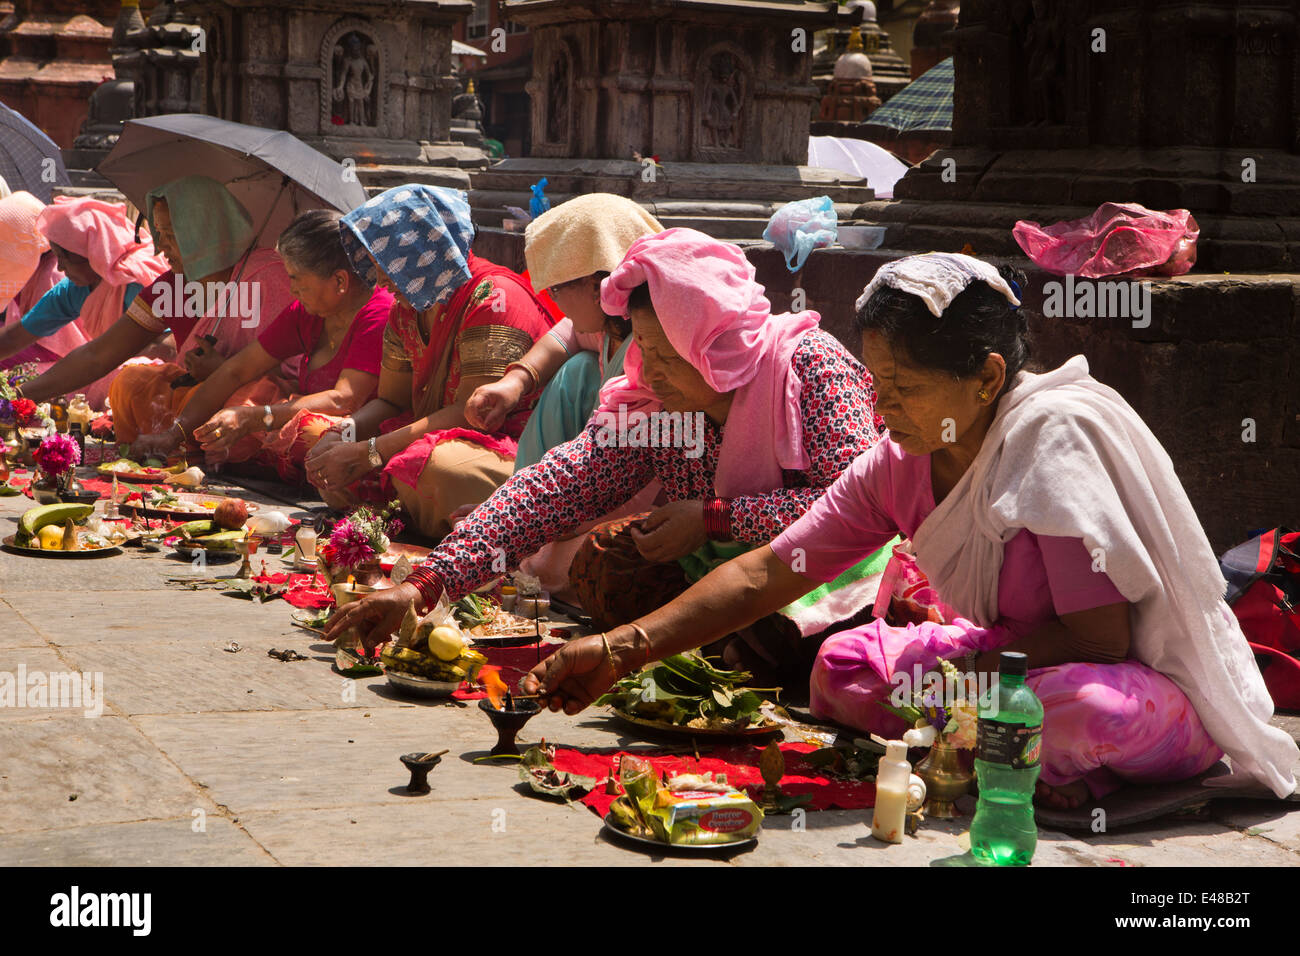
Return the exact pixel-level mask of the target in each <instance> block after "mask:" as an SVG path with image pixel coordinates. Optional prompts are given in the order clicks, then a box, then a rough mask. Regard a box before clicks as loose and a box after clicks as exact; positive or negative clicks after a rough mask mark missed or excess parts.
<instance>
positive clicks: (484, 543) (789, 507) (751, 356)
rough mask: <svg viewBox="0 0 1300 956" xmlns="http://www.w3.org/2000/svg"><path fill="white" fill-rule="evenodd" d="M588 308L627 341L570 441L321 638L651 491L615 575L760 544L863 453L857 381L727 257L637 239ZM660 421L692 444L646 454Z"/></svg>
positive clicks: (862, 383)
mask: <svg viewBox="0 0 1300 956" xmlns="http://www.w3.org/2000/svg"><path fill="white" fill-rule="evenodd" d="M602 302H603V305H604V308H605V311H606V312H608V313H609V314H611V315H620V314H626V315H628V316H629V318H630V319H631V322H632V334H633V337H634V340H635V343H636V344H635V347H634V348H633V349H632V351H630V352H629V353H628V357H627V362H626V366H625V367H626V369H627V375H626V376H623V377H620V378H618V379H615V380H613V381H611V382H610V383H609V384H608V385H607V386H606V387H605V390H604V391H603V393H602V402H603V404H602V407H601V409H600V411H599V412H598V413H597V415H595V416H594V417H593V418H592V420H591V422H589V423H588V425H587V427H586V429H585V430H584V431H583V432H582V434H581V435H579V436H578V437H577V438H575V439H574V440H573V441H571V442H567V443H565V444H563V445H560V446H559V447H557V448H554V449H552V450H551V451H550V452H548V453H547V454H546V455H545V456H544V457H543V458H542V460H541V461H540V462H538V463H537V464H536V465H533V466H532V467H531V468H526V469H524V470H523V471H520V472H517V473H516V474H515V475H514V477H513V478H511V479H510V481H508V482H507V483H506V484H505V485H504V486H503V487H502V488H501V489H500V490H499V491H498V492H497V493H496V494H495V495H493V496H492V497H491V498H489V499H488V500H487V501H486V502H485V503H484V504H483V505H482V506H480V507H479V508H478V509H476V510H475V511H474V512H473V513H472V514H470V516H469V517H468V518H466V519H465V521H463V522H462V523H460V524H459V525H457V526H456V530H455V531H453V532H452V533H451V534H450V535H448V536H447V538H446V539H445V540H444V541H443V542H442V544H441V545H440V546H439V547H438V548H437V549H435V550H434V552H433V553H432V554H431V555H430V557H429V560H428V562H427V563H426V564H425V565H424V566H422V567H420V568H417V569H416V570H415V571H414V572H413V574H412V576H411V578H409V579H408V582H414V583H404V584H402V585H400V586H399V587H397V588H393V589H391V590H389V591H384V592H381V593H380V594H377V595H374V596H373V597H370V598H366V599H365V600H363V601H361V602H359V603H357V604H355V605H349V606H348V607H347V608H344V609H343V610H342V611H341V612H340V613H339V614H338V615H336V617H335V621H334V623H333V624H332V626H331V634H337V633H339V632H340V631H341V629H342V628H343V627H345V626H347V625H349V624H350V623H354V622H355V623H358V624H359V625H361V626H362V629H363V630H364V631H367V632H368V635H367V637H366V640H367V641H368V643H369V644H370V645H371V646H373V645H374V644H378V643H381V642H383V641H386V640H387V639H388V636H389V635H390V634H391V633H392V632H393V629H394V628H396V626H397V624H398V623H399V622H400V621H401V617H402V614H403V612H404V611H405V609H406V607H407V606H408V604H409V603H410V602H412V601H418V602H421V603H423V604H425V605H426V606H427V605H429V604H432V603H433V602H436V601H437V599H438V597H439V595H440V594H442V593H443V592H444V591H445V593H446V594H447V595H448V597H449V598H451V599H453V600H454V599H456V598H458V597H460V596H461V595H463V594H465V593H466V592H467V591H470V590H472V589H474V588H477V587H479V586H481V585H483V584H484V583H486V582H487V581H489V580H491V579H492V578H493V577H495V576H496V575H498V574H499V573H501V571H503V570H505V569H506V568H507V567H514V566H516V565H517V563H518V561H519V559H520V557H522V556H523V555H526V554H530V553H531V552H533V551H535V550H537V548H538V547H540V546H541V545H543V544H545V543H546V542H548V541H552V540H554V539H556V538H559V537H561V536H563V535H565V534H569V533H571V532H572V530H573V529H574V528H575V527H576V526H578V525H580V524H582V523H583V522H586V521H590V520H592V519H593V518H596V517H599V516H600V515H603V514H605V513H607V512H609V511H612V510H613V509H614V508H617V507H618V506H619V505H621V504H623V503H624V502H625V501H627V500H628V499H629V498H631V497H632V496H633V495H634V494H636V493H637V492H638V491H640V490H641V489H642V488H643V487H645V485H646V484H647V483H649V482H650V481H652V480H655V479H658V480H659V481H660V482H661V483H662V484H663V489H664V494H665V496H666V498H667V500H668V504H666V505H664V506H663V507H661V508H659V509H657V510H656V511H654V512H653V513H652V514H651V515H650V517H649V518H648V519H646V520H645V521H644V522H640V523H638V524H636V525H633V526H632V527H631V528H630V529H629V534H630V535H631V537H632V538H633V539H634V541H635V550H634V552H633V553H631V554H627V555H626V556H625V560H626V563H627V564H629V565H635V564H636V563H637V561H638V558H639V560H640V561H641V562H642V563H647V564H653V565H655V566H658V567H660V568H667V569H670V570H672V569H676V568H677V560H678V559H680V558H683V557H686V556H688V555H692V554H693V553H694V552H696V551H697V550H698V549H700V548H701V547H703V546H705V545H707V544H709V543H711V541H719V540H720V541H725V542H728V543H734V544H735V545H739V546H743V547H746V548H752V547H755V546H757V545H761V544H766V542H768V541H770V540H772V538H773V537H774V536H776V535H777V534H780V533H781V531H782V530H784V529H785V528H786V527H788V526H789V525H790V524H791V523H792V522H793V521H795V520H796V519H797V518H798V517H799V516H800V515H802V514H803V513H804V512H805V511H806V510H807V509H808V507H809V506H810V505H811V504H812V503H813V502H814V501H816V500H817V499H818V498H819V497H821V495H822V494H823V492H824V491H825V489H826V487H827V486H828V485H830V484H831V482H833V481H834V480H835V479H836V478H837V477H838V476H839V474H840V473H841V472H842V471H843V470H844V469H845V468H846V467H847V466H848V465H849V463H850V462H852V461H853V459H854V458H855V457H856V456H857V455H858V454H860V453H861V452H863V451H865V450H866V449H867V448H869V447H870V446H871V445H872V444H873V443H875V442H876V441H878V440H879V437H880V436H879V432H878V431H877V429H876V424H875V416H874V414H873V402H874V396H873V395H872V392H871V380H870V377H869V376H868V375H867V374H866V371H865V369H863V367H862V366H861V365H860V364H859V363H858V362H857V361H855V360H854V359H853V357H852V356H851V355H850V354H849V353H848V350H847V349H845V348H844V346H842V345H841V344H840V343H839V342H837V341H836V340H835V339H834V338H832V337H831V336H830V335H828V334H827V333H825V332H823V331H821V330H820V329H819V328H818V327H817V326H818V316H817V314H816V313H815V312H802V313H799V314H795V315H791V314H785V315H772V314H771V304H770V303H769V302H768V301H767V299H766V297H764V295H763V287H762V286H760V285H758V284H757V283H756V282H755V281H754V268H753V266H752V265H750V263H749V261H748V260H747V259H746V258H745V254H744V253H743V252H742V251H741V250H740V249H739V247H737V246H735V245H732V244H730V243H725V242H719V241H717V240H715V239H711V238H709V237H708V236H706V235H704V234H703V233H699V232H696V231H695V230H693V229H669V230H668V231H666V232H661V233H659V234H657V235H652V236H647V237H645V238H642V239H638V240H637V241H636V242H635V243H634V244H633V245H632V247H631V248H630V249H629V250H628V253H627V256H626V257H625V258H624V259H623V262H622V263H620V264H619V266H618V267H617V268H616V269H615V270H614V272H613V274H611V275H610V276H609V278H607V279H605V281H604V283H603V285H602ZM665 413H666V414H665ZM665 421H676V422H680V423H682V424H683V426H684V425H686V424H690V425H691V427H692V434H690V435H688V434H687V433H686V429H685V428H684V427H683V428H682V430H681V434H680V435H678V436H677V437H678V438H679V439H686V440H678V441H676V442H675V443H674V442H673V441H668V442H659V441H656V442H654V443H653V444H652V443H651V442H650V441H648V440H647V438H648V434H647V432H648V431H649V426H650V425H653V424H655V423H658V424H659V425H662V423H663V422H665ZM697 423H698V424H697ZM696 427H698V428H699V431H698V432H695V428H696ZM638 428H639V430H640V433H641V434H640V435H638V434H637V430H638ZM659 432H660V437H661V438H662V437H663V433H662V428H660V429H659ZM670 437H671V436H670ZM635 552H639V556H638V555H637V554H636V553H635ZM676 577H677V580H678V583H677V585H676V590H677V591H680V590H682V589H683V588H684V587H685V582H684V581H681V580H680V572H678V574H677V576H676ZM665 578H666V579H668V578H669V575H667V574H665ZM665 586H669V585H668V584H667V583H666V585H665ZM667 593H668V594H673V593H676V591H674V590H669V591H668V592H667ZM663 596H664V595H662V593H661V594H660V595H659V599H658V600H657V601H655V602H654V603H655V604H658V603H660V602H661V601H662V600H663ZM781 606H782V605H776V606H774V607H772V608H770V609H769V610H777V609H778V608H780V607H781ZM588 610H589V611H590V610H591V609H590V608H588ZM730 630H731V628H726V629H724V630H722V631H720V632H719V633H718V634H717V635H716V636H717V637H719V638H720V637H723V636H724V635H725V634H727V633H728V632H729V631H730ZM805 673H806V670H805Z"/></svg>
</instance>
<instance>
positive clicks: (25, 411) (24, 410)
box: [13, 398, 36, 425]
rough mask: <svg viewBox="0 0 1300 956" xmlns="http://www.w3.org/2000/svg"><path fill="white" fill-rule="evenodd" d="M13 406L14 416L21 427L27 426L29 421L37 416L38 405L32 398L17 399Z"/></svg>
mask: <svg viewBox="0 0 1300 956" xmlns="http://www.w3.org/2000/svg"><path fill="white" fill-rule="evenodd" d="M13 405H14V416H15V417H16V418H17V419H18V424H19V425H26V424H27V421H28V419H30V418H31V417H32V416H33V415H35V414H36V403H35V402H33V401H32V400H31V399H30V398H15V399H14V401H13Z"/></svg>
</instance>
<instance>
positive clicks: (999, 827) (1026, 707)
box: [970, 651, 1043, 866]
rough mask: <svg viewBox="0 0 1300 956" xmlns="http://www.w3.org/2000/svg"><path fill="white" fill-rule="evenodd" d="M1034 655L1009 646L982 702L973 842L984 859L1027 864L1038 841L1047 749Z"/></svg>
mask: <svg viewBox="0 0 1300 956" xmlns="http://www.w3.org/2000/svg"><path fill="white" fill-rule="evenodd" d="M1028 670H1029V661H1028V658H1026V657H1025V655H1024V654H1019V653H1016V652H1015V651H1004V652H1003V653H1002V655H1001V661H1000V664H999V666H998V687H997V692H996V693H995V694H994V695H993V699H992V700H991V701H990V702H989V703H988V706H987V707H981V708H980V716H979V731H978V739H979V742H978V745H977V750H976V754H977V756H976V758H975V774H976V777H977V778H978V779H979V787H980V794H979V802H978V803H977V804H976V806H975V818H974V819H973V820H972V821H971V825H970V848H971V852H972V853H973V854H974V855H975V858H976V859H977V860H979V861H980V862H981V863H986V864H990V865H993V866H1028V865H1029V861H1030V860H1032V859H1033V857H1034V849H1035V847H1037V846H1038V828H1037V826H1035V824H1034V784H1035V783H1037V781H1038V769H1039V767H1038V761H1039V757H1040V756H1041V754H1042V750H1043V705H1042V703H1041V702H1040V701H1039V699H1038V697H1037V696H1036V695H1035V694H1034V692H1033V691H1032V690H1030V689H1029V688H1028V687H1026V686H1025V674H1026V673H1028Z"/></svg>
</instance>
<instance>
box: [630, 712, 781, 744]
mask: <svg viewBox="0 0 1300 956" xmlns="http://www.w3.org/2000/svg"><path fill="white" fill-rule="evenodd" d="M609 713H610V716H612V717H613V718H614V720H616V721H618V722H619V723H621V724H625V725H626V726H628V727H632V728H634V729H636V730H648V731H651V732H653V733H656V734H663V735H664V736H666V737H686V738H690V737H694V738H695V739H696V740H761V739H763V738H766V737H780V736H782V735H783V734H784V731H783V730H782V729H781V726H780V725H779V724H772V725H770V726H766V727H744V728H741V729H739V730H728V729H723V728H716V729H712V730H710V729H708V728H702V727H687V726H686V725H684V724H670V723H668V722H667V721H663V720H647V719H646V718H644V717H634V716H633V715H631V714H629V713H627V712H626V711H622V710H619V709H618V708H617V707H611V708H610V709H609Z"/></svg>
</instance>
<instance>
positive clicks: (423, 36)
mask: <svg viewBox="0 0 1300 956" xmlns="http://www.w3.org/2000/svg"><path fill="white" fill-rule="evenodd" d="M473 6H474V5H473V3H472V2H471V0H294V2H293V3H283V4H268V3H266V2H264V0H179V8H180V10H181V11H182V12H185V13H192V14H195V15H197V17H198V19H199V23H200V25H201V26H202V28H203V30H204V37H205V46H206V50H205V55H204V57H203V60H202V62H203V87H204V101H203V102H204V109H203V112H205V113H209V114H211V115H214V116H219V117H221V118H222V119H229V120H234V121H235V122H239V123H247V124H249V125H253V126H265V127H267V128H268V129H282V130H287V131H288V132H290V133H293V134H294V135H295V136H297V137H298V138H299V139H302V140H303V141H304V142H307V143H309V144H311V145H312V146H314V147H316V148H317V149H319V150H321V151H322V152H324V153H326V154H328V155H329V156H332V157H333V158H334V159H336V160H339V161H340V162H344V161H346V160H351V161H352V162H353V163H355V164H356V167H357V174H358V178H360V179H361V181H362V182H363V183H365V184H366V185H367V186H368V187H370V188H376V189H377V188H386V187H387V186H390V185H395V184H397V183H401V182H407V181H421V182H433V183H435V184H440V185H448V186H457V187H460V188H465V187H467V186H468V185H469V179H468V175H467V172H466V171H467V170H470V169H477V168H481V167H483V166H485V165H486V164H487V158H486V156H485V154H484V153H483V151H482V150H481V149H479V148H476V147H474V146H470V145H466V144H463V143H459V142H456V141H455V140H454V139H453V137H452V135H451V133H452V123H451V118H452V111H451V100H452V97H453V96H454V95H455V94H457V93H459V92H460V84H459V83H458V82H457V80H456V78H455V77H454V76H453V75H452V61H451V31H452V26H453V25H454V24H455V23H456V22H458V21H459V20H460V19H461V18H463V17H464V16H466V15H467V14H468V13H469V12H470V11H471V10H472V9H473Z"/></svg>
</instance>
